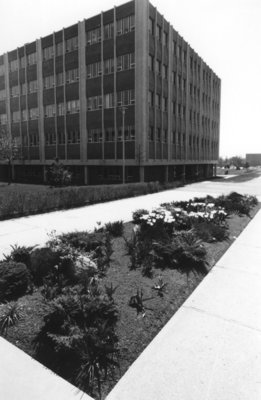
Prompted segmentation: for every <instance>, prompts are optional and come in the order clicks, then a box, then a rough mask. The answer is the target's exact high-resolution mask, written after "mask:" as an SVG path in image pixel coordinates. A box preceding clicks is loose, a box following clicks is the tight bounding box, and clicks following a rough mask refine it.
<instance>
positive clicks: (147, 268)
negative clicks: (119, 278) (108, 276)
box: [124, 231, 153, 277]
mask: <svg viewBox="0 0 261 400" xmlns="http://www.w3.org/2000/svg"><path fill="white" fill-rule="evenodd" d="M124 240H125V247H126V250H127V254H128V255H129V256H130V262H131V264H130V269H137V268H141V269H142V274H143V275H145V276H149V277H151V275H152V268H153V264H152V255H151V250H152V240H151V239H150V238H149V237H146V236H145V235H144V234H143V233H141V232H140V231H136V232H135V231H133V233H132V236H131V238H130V239H129V240H128V239H126V238H125V237H124Z"/></svg>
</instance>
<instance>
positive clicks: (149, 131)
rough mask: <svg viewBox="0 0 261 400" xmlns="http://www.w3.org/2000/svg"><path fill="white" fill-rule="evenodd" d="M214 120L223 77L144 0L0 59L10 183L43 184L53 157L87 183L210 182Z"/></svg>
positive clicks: (0, 115) (0, 105)
mask: <svg viewBox="0 0 261 400" xmlns="http://www.w3.org/2000/svg"><path fill="white" fill-rule="evenodd" d="M219 120H220V79H219V78H218V77H217V75H216V74H215V73H214V72H213V71H212V70H211V69H210V68H209V67H208V65H207V64H206V63H205V62H204V61H203V60H202V59H201V58H200V57H199V55H198V54H197V53H196V52H195V51H194V50H193V49H192V48H191V47H190V46H189V44H188V43H187V42H186V41H185V40H184V39H183V38H182V37H181V36H180V35H179V33H178V32H177V31H175V29H174V28H173V27H172V26H171V25H170V23H169V22H167V21H166V20H165V18H164V17H163V16H162V15H161V14H160V13H159V12H158V11H157V9H156V8H155V7H153V6H152V5H151V4H150V3H149V1H148V0H133V1H130V2H128V3H126V4H123V5H121V6H119V7H115V8H113V9H111V10H109V11H106V12H102V13H101V14H99V15H96V16H95V17H92V18H89V19H86V20H84V21H82V22H79V23H77V24H75V25H73V26H70V27H68V28H65V29H62V30H60V31H59V32H55V33H53V34H50V35H49V36H46V37H44V38H41V39H38V40H36V41H34V42H32V43H29V44H25V45H24V46H22V47H18V48H17V49H15V50H13V51H10V52H8V53H7V54H4V55H2V56H0V124H1V131H2V132H6V134H8V135H12V137H13V138H14V140H15V141H16V143H17V145H18V146H20V147H21V156H20V158H19V159H17V160H16V161H15V167H14V171H13V173H14V176H15V178H16V180H17V181H25V180H29V181H31V182H32V181H41V180H43V179H44V176H45V170H46V166H47V165H48V164H51V163H52V162H53V160H54V159H55V158H56V157H58V158H59V159H60V160H61V161H62V162H63V164H64V165H68V166H69V167H70V168H71V169H72V171H73V175H74V178H75V180H76V181H78V182H82V183H86V184H87V183H89V184H95V183H101V182H103V183H106V182H108V183H112V182H121V181H122V178H123V170H124V171H125V176H126V181H127V182H129V181H143V180H145V181H150V180H173V179H175V178H179V177H180V176H181V175H183V176H184V174H185V176H187V177H193V176H211V175H212V174H213V170H214V166H215V164H216V163H217V159H218V152H219ZM123 131H124V132H123ZM1 167H2V175H3V174H4V168H5V167H4V165H2V166H1Z"/></svg>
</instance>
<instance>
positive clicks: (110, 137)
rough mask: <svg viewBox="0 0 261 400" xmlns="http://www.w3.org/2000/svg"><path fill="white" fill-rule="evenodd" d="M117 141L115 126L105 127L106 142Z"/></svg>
mask: <svg viewBox="0 0 261 400" xmlns="http://www.w3.org/2000/svg"><path fill="white" fill-rule="evenodd" d="M114 141H115V131H114V128H105V142H114Z"/></svg>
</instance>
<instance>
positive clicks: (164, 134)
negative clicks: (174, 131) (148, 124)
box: [163, 129, 168, 143]
mask: <svg viewBox="0 0 261 400" xmlns="http://www.w3.org/2000/svg"><path fill="white" fill-rule="evenodd" d="M167 141H168V131H167V129H164V131H163V142H164V143H167Z"/></svg>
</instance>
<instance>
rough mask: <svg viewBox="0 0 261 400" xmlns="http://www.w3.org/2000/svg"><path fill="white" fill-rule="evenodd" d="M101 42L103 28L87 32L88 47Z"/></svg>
mask: <svg viewBox="0 0 261 400" xmlns="http://www.w3.org/2000/svg"><path fill="white" fill-rule="evenodd" d="M99 42H101V28H96V29H92V30H91V31H88V32H86V43H87V46H90V45H91V44H95V43H99Z"/></svg>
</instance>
